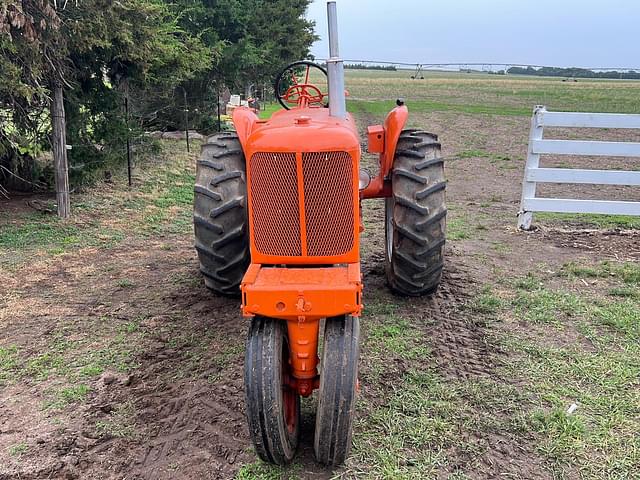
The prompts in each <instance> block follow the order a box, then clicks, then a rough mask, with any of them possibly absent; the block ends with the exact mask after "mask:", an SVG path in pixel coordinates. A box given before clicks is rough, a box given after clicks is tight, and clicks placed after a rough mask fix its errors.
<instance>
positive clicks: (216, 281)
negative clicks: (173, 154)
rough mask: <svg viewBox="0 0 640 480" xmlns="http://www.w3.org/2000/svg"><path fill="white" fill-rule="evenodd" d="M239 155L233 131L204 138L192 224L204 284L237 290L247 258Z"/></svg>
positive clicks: (243, 177)
mask: <svg viewBox="0 0 640 480" xmlns="http://www.w3.org/2000/svg"><path fill="white" fill-rule="evenodd" d="M246 197H247V177H246V165H245V159H244V154H243V153H242V147H241V145H240V141H239V140H238V136H237V135H236V134H235V133H220V134H218V135H214V136H212V137H210V138H208V139H207V141H206V143H204V144H203V145H202V154H201V157H200V160H199V161H198V164H197V168H196V185H195V201H194V212H193V224H194V230H195V248H196V250H197V251H198V258H199V259H200V271H201V272H202V274H203V275H204V282H205V284H206V286H207V287H208V288H210V289H211V290H213V291H214V292H216V293H219V294H222V295H227V296H239V295H240V282H241V280H242V277H243V276H244V273H245V272H246V270H247V268H248V266H249V263H250V254H249V230H248V225H247V208H246Z"/></svg>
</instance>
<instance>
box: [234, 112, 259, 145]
mask: <svg viewBox="0 0 640 480" xmlns="http://www.w3.org/2000/svg"><path fill="white" fill-rule="evenodd" d="M232 121H233V126H234V127H235V129H236V133H237V134H238V138H239V139H240V144H241V145H242V150H243V151H245V152H246V151H247V141H248V140H249V136H250V135H251V133H252V132H253V128H254V127H255V125H256V123H257V122H258V116H257V115H256V114H255V113H254V112H253V111H252V110H251V109H249V108H248V107H239V108H236V109H235V110H234V111H233V114H232Z"/></svg>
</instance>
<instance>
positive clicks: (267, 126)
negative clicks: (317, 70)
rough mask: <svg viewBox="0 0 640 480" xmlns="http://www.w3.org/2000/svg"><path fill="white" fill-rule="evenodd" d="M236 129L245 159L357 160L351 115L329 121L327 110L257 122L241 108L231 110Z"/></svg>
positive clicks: (281, 114)
mask: <svg viewBox="0 0 640 480" xmlns="http://www.w3.org/2000/svg"><path fill="white" fill-rule="evenodd" d="M233 124H234V126H235V128H236V131H237V133H238V136H239V138H240V143H241V144H242V149H243V150H244V154H245V157H246V158H250V157H251V156H252V155H253V154H254V153H255V152H331V151H345V152H349V153H352V154H353V153H356V152H357V154H356V155H357V156H358V158H359V154H360V140H359V137H358V129H357V126H356V124H355V122H354V120H353V117H352V116H351V115H347V118H345V119H340V118H336V117H331V116H330V115H329V109H327V108H295V109H292V110H279V111H277V112H276V113H274V114H273V115H272V116H271V118H270V119H269V120H259V119H258V117H257V116H256V114H255V113H253V112H252V111H251V110H250V109H248V108H246V107H243V108H238V109H236V110H234V112H233Z"/></svg>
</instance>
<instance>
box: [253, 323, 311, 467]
mask: <svg viewBox="0 0 640 480" xmlns="http://www.w3.org/2000/svg"><path fill="white" fill-rule="evenodd" d="M290 376H291V371H290V366H289V343H288V335H287V324H286V321H284V320H276V319H272V318H264V317H255V318H254V319H253V320H252V322H251V327H250V328H249V336H248V338H247V349H246V353H245V363H244V390H245V407H246V414H247V421H248V424H249V435H250V437H251V441H252V442H253V445H254V447H255V449H256V452H257V454H258V456H259V457H260V458H261V459H262V460H264V461H265V462H269V463H274V464H276V465H286V464H287V463H289V462H290V461H291V460H292V459H293V457H294V455H295V453H296V448H297V446H298V436H299V432H300V395H298V393H297V392H296V391H295V390H293V389H292V388H291V387H289V386H288V385H287V383H288V382H287V379H288V378H290Z"/></svg>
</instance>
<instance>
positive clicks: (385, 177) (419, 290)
mask: <svg viewBox="0 0 640 480" xmlns="http://www.w3.org/2000/svg"><path fill="white" fill-rule="evenodd" d="M328 14H329V43H330V54H331V55H330V57H331V58H329V60H328V61H327V70H325V69H324V68H323V67H321V66H320V65H317V64H314V63H311V62H307V61H302V62H296V63H294V64H291V65H289V66H288V67H287V68H286V69H285V70H284V71H283V72H282V73H281V74H280V75H279V77H278V79H277V80H276V97H277V98H278V100H279V102H280V103H281V104H282V106H283V107H284V109H283V110H280V111H278V112H277V113H275V114H273V116H272V117H271V118H270V119H269V120H260V119H258V117H257V116H256V115H255V114H254V113H253V112H252V111H251V110H249V109H248V108H238V109H236V110H235V111H234V112H233V123H234V125H235V130H236V131H235V133H221V134H218V135H215V136H213V137H211V138H210V139H209V140H208V141H207V142H206V143H205V144H204V145H203V147H202V158H201V159H200V160H199V162H198V165H197V178H196V186H195V208H194V210H195V213H194V223H195V236H196V244H195V246H196V249H197V251H198V255H199V259H200V269H201V271H202V273H203V275H204V280H205V283H206V285H207V286H208V287H209V288H210V289H212V290H213V291H215V292H217V293H219V294H222V295H236V294H238V295H240V296H241V303H242V314H243V315H244V316H245V317H247V318H250V319H251V326H250V328H249V334H248V339H247V347H246V356H245V373H244V375H245V393H246V414H247V420H248V424H249V432H250V436H251V439H252V441H253V444H254V445H255V449H256V451H257V453H258V455H259V456H260V457H261V458H262V459H263V460H265V461H267V462H272V463H276V464H286V463H287V462H289V461H291V460H292V458H293V456H294V454H295V450H296V446H297V444H298V434H299V427H300V397H301V396H303V397H308V396H310V395H311V394H312V393H313V392H314V391H315V390H317V399H318V401H317V413H316V427H315V441H314V448H315V454H316V458H317V460H318V461H319V462H320V463H323V464H327V465H337V464H340V463H342V462H343V461H344V460H345V458H346V457H347V455H348V454H349V450H350V447H351V431H352V423H353V415H354V410H355V401H356V393H357V390H358V351H359V337H360V328H359V317H360V315H361V313H362V308H363V297H362V277H361V273H360V242H359V235H360V232H362V231H363V229H364V228H363V224H362V218H361V210H360V204H361V201H362V200H364V199H372V198H384V201H385V213H386V221H385V234H386V256H385V264H386V276H387V279H388V283H389V286H390V287H391V288H392V289H393V290H394V291H395V292H397V293H399V294H402V295H411V296H417V295H424V294H429V293H431V292H433V291H435V289H436V288H437V286H438V283H439V281H440V277H441V275H442V268H443V254H444V250H443V249H444V241H445V223H446V218H445V217H446V209H445V201H444V200H445V179H444V166H443V161H442V159H441V158H440V144H439V143H438V142H437V137H436V136H435V135H432V134H429V133H426V132H423V131H421V130H415V129H410V130H407V129H404V127H405V123H406V121H407V118H408V110H407V107H406V106H405V105H404V102H402V101H400V100H399V101H398V102H397V103H398V106H397V107H396V108H394V109H393V110H392V111H391V112H390V113H389V114H388V116H387V117H386V120H385V122H384V125H376V126H371V127H369V128H368V131H367V137H368V151H369V152H371V153H377V154H379V155H380V171H379V173H378V174H377V176H376V177H375V178H373V179H371V177H370V176H369V175H368V174H367V173H366V172H364V171H362V172H361V171H360V156H361V147H360V137H359V135H358V129H357V126H356V123H355V121H354V119H353V118H352V117H351V115H349V114H348V113H347V112H346V102H345V90H344V66H343V63H342V61H341V60H340V59H339V56H338V43H337V22H336V5H335V2H328ZM312 77H314V78H315V77H320V78H323V79H324V78H327V81H326V83H327V84H328V88H327V89H325V88H324V87H322V86H319V85H317V84H313V83H311V80H310V79H311V78H312ZM325 90H328V91H325ZM321 325H322V326H323V335H322V341H323V344H322V349H321V352H322V353H321V354H322V359H320V358H319V357H318V343H319V338H320V330H321Z"/></svg>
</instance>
